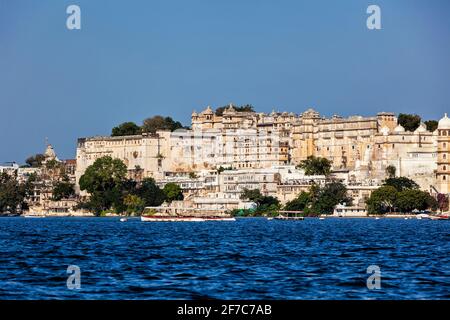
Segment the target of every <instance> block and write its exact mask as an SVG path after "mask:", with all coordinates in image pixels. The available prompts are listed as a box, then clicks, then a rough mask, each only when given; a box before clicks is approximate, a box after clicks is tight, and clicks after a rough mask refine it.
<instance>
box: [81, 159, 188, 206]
mask: <svg viewBox="0 0 450 320" xmlns="http://www.w3.org/2000/svg"><path fill="white" fill-rule="evenodd" d="M79 184H80V189H81V190H83V191H87V192H89V198H88V199H87V200H86V201H84V202H81V203H80V205H79V208H83V209H88V210H90V211H92V212H94V213H95V214H96V215H102V214H104V213H105V212H107V211H114V212H116V213H126V214H129V215H131V214H135V215H140V214H141V213H142V211H143V210H144V208H145V207H150V206H159V205H161V204H162V203H163V202H164V201H166V202H171V201H173V200H183V193H182V191H181V188H180V186H178V185H177V184H175V183H167V184H166V185H165V186H164V188H163V189H160V188H159V187H158V186H157V185H156V183H155V180H154V179H153V178H144V179H142V181H136V180H133V179H130V178H128V177H127V167H126V165H125V164H124V163H123V162H122V161H121V160H120V159H113V158H112V157H109V156H105V157H102V158H99V159H97V160H95V162H94V163H93V164H92V165H90V166H89V167H88V168H87V169H86V171H85V173H84V174H83V175H82V176H81V177H80V181H79Z"/></svg>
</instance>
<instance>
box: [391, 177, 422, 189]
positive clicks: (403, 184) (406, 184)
mask: <svg viewBox="0 0 450 320" xmlns="http://www.w3.org/2000/svg"><path fill="white" fill-rule="evenodd" d="M383 185H384V186H392V187H394V188H395V189H396V190H397V191H403V190H406V189H419V185H418V184H417V183H415V182H414V180H411V179H409V178H406V177H397V178H388V179H386V180H385V181H384V183H383Z"/></svg>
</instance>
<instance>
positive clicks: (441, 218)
mask: <svg viewBox="0 0 450 320" xmlns="http://www.w3.org/2000/svg"><path fill="white" fill-rule="evenodd" d="M430 219H431V220H450V216H446V215H437V216H430Z"/></svg>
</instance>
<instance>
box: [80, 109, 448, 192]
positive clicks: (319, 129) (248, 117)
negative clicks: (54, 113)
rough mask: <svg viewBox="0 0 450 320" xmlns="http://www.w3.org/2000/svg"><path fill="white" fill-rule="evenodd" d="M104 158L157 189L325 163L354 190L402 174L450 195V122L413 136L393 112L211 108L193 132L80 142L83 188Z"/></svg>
mask: <svg viewBox="0 0 450 320" xmlns="http://www.w3.org/2000/svg"><path fill="white" fill-rule="evenodd" d="M102 156H111V157H113V158H119V159H121V160H123V161H124V163H125V164H126V165H127V167H128V170H129V174H130V176H133V177H135V178H142V177H153V178H155V179H156V180H157V181H158V180H164V179H166V177H168V176H173V175H174V174H177V173H180V174H181V173H189V174H193V173H196V172H201V171H204V170H210V171H214V170H218V169H219V168H222V169H232V170H247V171H248V170H256V171H261V170H263V171H264V169H270V168H274V167H280V166H289V165H296V164H298V163H300V162H301V161H302V160H305V159H306V158H307V157H308V156H317V157H325V158H327V159H329V160H330V161H331V162H332V166H333V170H334V171H335V172H337V173H342V174H346V175H347V177H348V183H349V184H358V183H359V184H361V183H366V184H367V183H369V184H372V185H377V184H379V183H381V181H382V180H383V179H385V178H386V173H385V170H386V167H387V166H394V167H395V168H396V174H397V175H398V176H406V177H409V178H411V179H414V180H415V181H416V182H417V183H418V184H419V185H420V186H421V188H422V189H425V190H428V191H431V192H433V193H438V192H441V193H449V192H450V180H449V179H450V158H449V157H450V119H449V118H448V117H447V115H445V116H444V118H442V119H441V120H440V121H439V126H438V129H437V130H435V131H434V132H429V131H427V129H426V127H425V125H424V124H423V123H422V124H420V126H419V127H418V128H417V129H416V130H415V131H414V132H409V131H406V130H405V129H404V128H403V127H402V126H401V125H398V124H397V118H396V116H395V115H394V114H393V113H389V112H381V113H378V114H377V115H375V116H371V117H362V116H350V117H347V118H344V117H341V116H338V115H334V116H332V117H331V118H325V117H323V116H322V115H320V114H319V113H318V112H317V111H315V110H313V109H308V110H306V111H305V112H303V113H301V114H294V113H292V112H291V113H288V112H275V111H273V112H271V113H258V112H241V111H238V110H235V108H234V107H233V106H232V105H230V106H229V107H228V108H226V109H225V110H224V111H223V113H222V114H220V115H217V114H216V113H215V112H214V111H213V110H212V109H211V108H210V107H207V108H206V109H204V110H203V111H201V112H199V113H197V112H195V111H194V112H193V113H192V116H191V129H190V130H186V129H183V130H177V131H175V132H170V131H157V132H156V133H154V134H146V133H144V134H141V135H134V136H121V137H109V136H108V137H90V138H80V139H78V145H77V157H76V161H77V166H76V168H77V171H76V177H77V181H78V180H79V178H80V176H81V175H82V174H83V173H84V171H85V170H86V168H87V167H88V166H89V165H91V164H92V163H93V162H94V161H95V160H96V159H98V158H100V157H102Z"/></svg>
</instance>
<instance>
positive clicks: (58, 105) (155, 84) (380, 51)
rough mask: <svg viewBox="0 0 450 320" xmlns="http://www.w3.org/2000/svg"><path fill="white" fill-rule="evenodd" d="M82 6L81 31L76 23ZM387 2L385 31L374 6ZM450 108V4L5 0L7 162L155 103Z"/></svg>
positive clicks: (0, 131) (165, 110) (2, 83)
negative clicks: (72, 25) (375, 21)
mask: <svg viewBox="0 0 450 320" xmlns="http://www.w3.org/2000/svg"><path fill="white" fill-rule="evenodd" d="M70 4H77V5H79V6H80V7H81V11H82V29H81V30H79V31H69V30H67V29H66V17H67V14H66V7H67V6H68V5H70ZM369 4H377V5H379V6H380V7H381V10H382V28H383V29H382V30H380V31H370V30H368V29H367V28H366V18H367V16H368V15H367V14H366V9H367V6H368V5H369ZM230 102H233V103H234V104H246V103H250V104H253V105H254V106H255V107H256V109H257V110H258V111H265V112H268V111H271V110H272V109H273V108H275V109H278V110H283V111H284V110H286V111H293V112H296V113H300V112H302V111H304V110H305V109H306V108H307V107H314V108H315V109H316V110H318V111H319V112H320V113H322V114H324V115H326V116H330V115H332V114H334V113H337V114H341V115H343V116H348V115H352V114H360V115H373V114H375V113H376V112H379V111H393V112H395V113H400V112H409V113H417V114H419V115H421V116H422V117H423V118H424V119H425V120H427V119H439V118H440V117H441V116H442V114H443V113H444V112H446V111H449V112H450V1H448V0H422V1H418V0H417V1H416V0H390V1H385V0H372V1H364V0H359V1H356V0H355V1H351V0H346V1H332V0H328V1H324V0H308V1H307V0H304V1H301V0H295V1H275V0H271V1H264V0H227V1H219V0H183V1H181V0H180V1H168V0H164V1H136V0H134V1H125V0H120V1H118V0H117V1H114V0H108V1H106V0H95V1H81V0H71V1H55V0H40V1H35V0H28V1H24V0H0V117H1V125H0V137H1V139H0V162H3V161H18V162H23V161H24V159H25V158H26V157H27V156H29V155H32V154H35V153H38V152H43V150H44V147H45V137H48V138H49V141H50V143H52V144H53V145H54V147H55V149H56V151H57V153H58V155H59V157H60V158H71V157H74V155H75V149H76V139H77V138H78V137H83V136H92V135H99V134H103V135H106V134H109V133H110V130H111V128H112V127H113V126H115V125H117V124H119V123H121V122H124V121H135V122H137V123H139V124H140V123H141V122H142V120H143V119H144V118H146V117H150V116H153V115H156V114H162V115H168V116H172V117H173V118H174V119H177V120H180V121H181V122H183V123H184V124H186V125H187V124H189V123H190V114H191V112H192V110H193V109H196V110H197V111H200V110H202V109H203V108H204V107H205V106H206V105H208V104H209V105H211V106H213V107H217V106H221V105H224V104H228V103H230Z"/></svg>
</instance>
